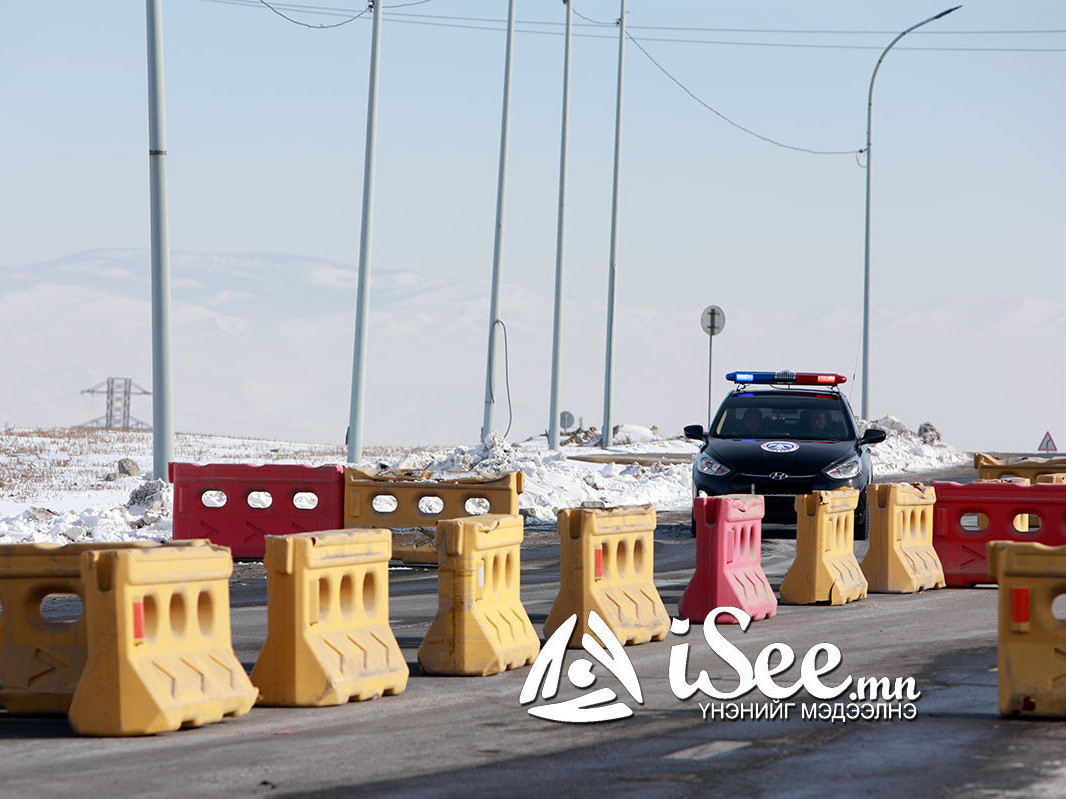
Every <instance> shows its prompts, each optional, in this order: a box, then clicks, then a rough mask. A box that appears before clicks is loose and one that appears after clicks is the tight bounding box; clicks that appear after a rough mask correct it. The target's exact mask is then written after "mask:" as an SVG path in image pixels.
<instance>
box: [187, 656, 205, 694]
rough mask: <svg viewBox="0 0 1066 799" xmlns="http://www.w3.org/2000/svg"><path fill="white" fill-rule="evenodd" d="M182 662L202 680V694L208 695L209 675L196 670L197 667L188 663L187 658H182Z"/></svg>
mask: <svg viewBox="0 0 1066 799" xmlns="http://www.w3.org/2000/svg"><path fill="white" fill-rule="evenodd" d="M181 662H182V663H184V664H185V665H186V666H188V667H189V669H190V670H192V672H193V673H194V674H195V675H196V676H197V677H199V678H200V693H202V694H206V693H207V674H205V673H204V672H202V671H200V669H198V668H196V666H194V665H193V664H192V663H190V662H189V661H187V660H186V659H185V658H182V659H181Z"/></svg>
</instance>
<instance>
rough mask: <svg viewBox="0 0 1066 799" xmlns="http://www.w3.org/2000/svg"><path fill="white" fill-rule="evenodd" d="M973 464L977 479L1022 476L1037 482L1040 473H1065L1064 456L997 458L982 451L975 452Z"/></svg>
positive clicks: (1065, 462) (1065, 463) (1065, 459)
mask: <svg viewBox="0 0 1066 799" xmlns="http://www.w3.org/2000/svg"><path fill="white" fill-rule="evenodd" d="M973 466H974V468H975V469H977V479H978V480H1002V479H1003V478H1004V477H1024V478H1026V479H1028V480H1029V481H1030V482H1032V483H1038V482H1040V477H1041V476H1042V475H1050V474H1064V473H1066V458H1034V457H1029V456H1023V457H1010V458H997V457H995V456H994V455H989V454H987V453H984V452H975V453H974V456H973Z"/></svg>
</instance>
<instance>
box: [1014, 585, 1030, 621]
mask: <svg viewBox="0 0 1066 799" xmlns="http://www.w3.org/2000/svg"><path fill="white" fill-rule="evenodd" d="M1010 620H1011V621H1012V622H1013V623H1014V624H1027V623H1028V622H1029V589H1028V588H1012V589H1011V590H1010Z"/></svg>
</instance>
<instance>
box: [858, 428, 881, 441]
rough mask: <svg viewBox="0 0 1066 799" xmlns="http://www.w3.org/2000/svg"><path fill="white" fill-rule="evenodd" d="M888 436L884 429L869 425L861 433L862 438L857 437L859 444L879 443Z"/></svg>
mask: <svg viewBox="0 0 1066 799" xmlns="http://www.w3.org/2000/svg"><path fill="white" fill-rule="evenodd" d="M886 438H888V433H886V432H885V431H884V430H879V429H878V428H876V427H871V428H870V429H869V430H867V431H866V432H865V433H863V434H862V438H860V439H859V443H860V444H880V443H881V442H882V441H884V440H885V439H886Z"/></svg>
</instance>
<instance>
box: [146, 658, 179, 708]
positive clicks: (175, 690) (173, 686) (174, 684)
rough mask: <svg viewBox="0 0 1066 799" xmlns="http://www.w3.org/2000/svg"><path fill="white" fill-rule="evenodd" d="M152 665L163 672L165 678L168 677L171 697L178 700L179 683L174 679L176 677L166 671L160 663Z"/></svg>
mask: <svg viewBox="0 0 1066 799" xmlns="http://www.w3.org/2000/svg"><path fill="white" fill-rule="evenodd" d="M152 665H153V666H155V667H156V668H157V669H159V671H160V672H162V674H163V676H164V677H166V678H167V679H168V680H170V695H171V696H173V697H174V698H175V699H177V696H178V681H177V680H176V679H174V675H173V674H171V673H170V672H169V671H167V670H166V669H164V668H163V667H162V666H160V665H159V664H158V663H155V662H153V663H152Z"/></svg>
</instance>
